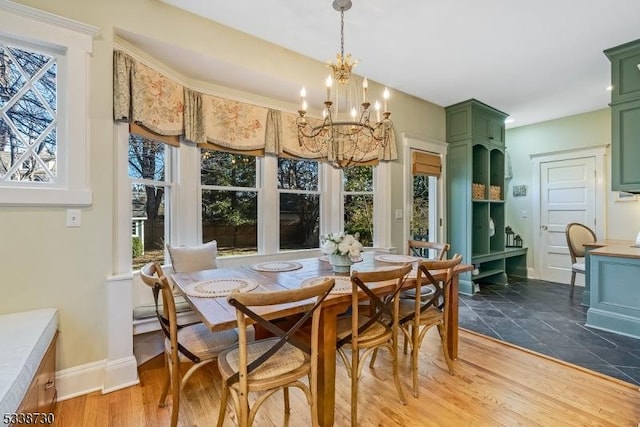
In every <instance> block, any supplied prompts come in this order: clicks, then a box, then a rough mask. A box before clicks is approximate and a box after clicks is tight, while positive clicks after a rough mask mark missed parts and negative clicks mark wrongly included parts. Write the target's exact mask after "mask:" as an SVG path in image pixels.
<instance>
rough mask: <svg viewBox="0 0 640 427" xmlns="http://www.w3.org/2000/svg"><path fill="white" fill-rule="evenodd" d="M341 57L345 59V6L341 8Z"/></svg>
mask: <svg viewBox="0 0 640 427" xmlns="http://www.w3.org/2000/svg"><path fill="white" fill-rule="evenodd" d="M340 59H342V61H344V7H343V8H342V9H340Z"/></svg>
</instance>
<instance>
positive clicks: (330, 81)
mask: <svg viewBox="0 0 640 427" xmlns="http://www.w3.org/2000/svg"><path fill="white" fill-rule="evenodd" d="M331 85H333V80H332V79H331V76H329V77H327V101H331Z"/></svg>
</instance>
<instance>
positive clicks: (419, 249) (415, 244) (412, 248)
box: [408, 240, 450, 259]
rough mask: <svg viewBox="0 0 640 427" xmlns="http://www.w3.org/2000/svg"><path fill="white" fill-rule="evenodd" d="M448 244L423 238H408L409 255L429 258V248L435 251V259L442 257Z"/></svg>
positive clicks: (447, 248) (445, 253) (444, 255)
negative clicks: (427, 240)
mask: <svg viewBox="0 0 640 427" xmlns="http://www.w3.org/2000/svg"><path fill="white" fill-rule="evenodd" d="M449 248H450V246H449V244H448V243H438V242H425V241H423V240H409V252H408V253H409V255H413V256H418V257H422V258H430V256H429V250H434V251H436V259H444V258H445V257H446V255H447V251H448V250H449Z"/></svg>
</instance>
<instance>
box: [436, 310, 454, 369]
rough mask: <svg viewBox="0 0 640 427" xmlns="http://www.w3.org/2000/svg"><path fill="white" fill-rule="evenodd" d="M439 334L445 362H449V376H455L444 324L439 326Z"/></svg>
mask: <svg viewBox="0 0 640 427" xmlns="http://www.w3.org/2000/svg"><path fill="white" fill-rule="evenodd" d="M438 333H439V334H440V340H441V341H442V351H443V353H444V361H445V362H447V368H449V374H451V375H453V361H452V360H451V357H450V356H449V349H448V347H447V334H446V331H445V330H444V324H442V323H440V324H438Z"/></svg>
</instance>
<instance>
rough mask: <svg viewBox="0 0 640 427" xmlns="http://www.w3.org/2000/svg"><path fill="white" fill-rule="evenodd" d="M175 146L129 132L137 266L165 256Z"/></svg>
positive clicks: (134, 257) (133, 258)
mask: <svg viewBox="0 0 640 427" xmlns="http://www.w3.org/2000/svg"><path fill="white" fill-rule="evenodd" d="M173 150H175V149H174V148H173V147H171V146H169V145H166V144H163V143H160V142H155V141H151V140H149V139H146V138H144V137H142V136H138V135H135V134H130V135H129V178H130V182H131V227H132V236H131V239H132V240H131V243H132V245H131V247H132V254H131V255H132V266H133V269H134V270H137V269H139V268H141V267H142V266H143V265H144V264H145V263H147V262H152V261H158V262H160V263H162V262H163V260H164V247H165V243H168V240H169V239H168V238H167V237H168V236H169V235H170V233H169V227H170V224H171V221H170V217H171V216H170V209H169V203H168V202H167V201H168V200H171V198H170V197H169V195H170V192H171V187H172V185H171V184H172V183H171V168H170V164H171V162H170V161H169V160H170V158H171V153H172V151H173Z"/></svg>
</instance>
